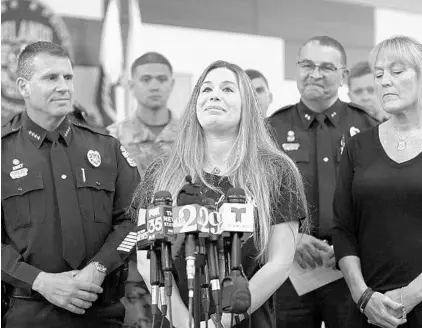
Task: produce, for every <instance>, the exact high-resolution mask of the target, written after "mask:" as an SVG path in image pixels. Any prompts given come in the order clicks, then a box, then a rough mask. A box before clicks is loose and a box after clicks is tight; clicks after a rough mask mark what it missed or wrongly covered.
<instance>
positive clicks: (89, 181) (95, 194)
mask: <svg viewBox="0 0 422 328" xmlns="http://www.w3.org/2000/svg"><path fill="white" fill-rule="evenodd" d="M82 172H83V173H82ZM115 180H116V173H114V172H110V171H108V170H104V169H103V170H101V169H98V168H97V169H91V168H86V169H84V171H82V170H80V172H77V174H76V184H77V185H76V186H77V194H78V200H79V207H80V209H81V213H82V216H83V217H84V218H85V219H86V220H88V221H95V222H110V223H111V217H112V211H113V199H114V191H115Z"/></svg>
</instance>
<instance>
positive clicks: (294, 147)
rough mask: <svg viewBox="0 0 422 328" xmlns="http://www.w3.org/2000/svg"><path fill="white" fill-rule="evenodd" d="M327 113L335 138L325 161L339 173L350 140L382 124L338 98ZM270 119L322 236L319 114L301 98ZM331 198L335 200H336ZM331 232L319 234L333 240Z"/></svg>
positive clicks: (329, 128)
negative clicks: (298, 174) (301, 180)
mask: <svg viewBox="0 0 422 328" xmlns="http://www.w3.org/2000/svg"><path fill="white" fill-rule="evenodd" d="M323 113H324V114H325V116H326V120H325V124H326V126H327V128H328V132H329V140H330V141H331V153H329V155H328V156H324V158H322V160H323V162H328V161H332V163H333V164H334V170H335V172H334V174H336V172H337V170H338V164H339V162H340V157H341V155H342V151H343V148H344V146H345V143H346V141H347V139H348V138H350V137H351V136H353V135H355V134H357V133H359V132H361V131H364V130H366V129H368V128H370V127H372V126H375V125H376V124H378V123H377V122H376V121H375V120H374V119H372V118H371V117H370V116H369V115H368V114H366V113H365V112H364V111H363V109H361V108H360V107H359V106H357V105H355V104H352V103H345V102H342V101H340V100H337V101H336V102H335V103H334V104H333V105H332V106H331V107H330V108H328V109H327V110H325V111H324V112H323ZM268 122H269V124H270V126H271V130H272V132H273V134H274V138H275V140H276V142H277V143H278V146H279V147H280V149H282V150H283V151H284V152H285V153H286V154H287V155H289V156H290V157H291V158H292V159H293V160H294V161H295V162H296V164H297V165H298V167H299V170H300V172H301V174H302V176H303V178H304V184H305V192H306V197H307V201H308V205H309V214H310V217H311V225H312V227H313V228H314V229H315V230H313V233H312V234H313V235H316V236H318V226H319V220H320V217H319V206H318V203H319V201H320V199H319V193H318V165H317V160H318V159H317V153H318V149H319V148H320V147H323V145H318V144H317V141H316V140H317V138H316V133H317V132H316V131H317V128H318V121H317V113H315V112H313V111H311V110H310V109H309V108H308V107H307V106H306V105H305V104H304V103H303V102H302V101H300V102H299V103H297V104H296V105H293V106H286V107H283V108H281V109H280V110H278V111H276V112H275V113H274V114H273V115H271V116H270V117H269V118H268ZM324 182H325V183H327V182H326V179H324V181H322V183H324ZM334 187H335V186H333V188H334ZM321 197H325V195H321ZM329 201H330V202H332V199H331V200H329ZM331 219H332V218H331ZM330 235H331V234H327V235H325V236H318V237H320V238H328V239H330Z"/></svg>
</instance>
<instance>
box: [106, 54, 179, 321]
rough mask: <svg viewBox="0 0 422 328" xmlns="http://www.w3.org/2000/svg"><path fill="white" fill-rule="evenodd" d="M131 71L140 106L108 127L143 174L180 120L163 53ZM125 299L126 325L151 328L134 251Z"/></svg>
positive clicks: (170, 72)
mask: <svg viewBox="0 0 422 328" xmlns="http://www.w3.org/2000/svg"><path fill="white" fill-rule="evenodd" d="M131 74H132V81H131V88H132V92H133V94H134V96H135V98H136V100H137V103H138V105H137V109H136V111H135V112H134V113H133V114H131V115H130V116H129V117H127V118H126V119H124V120H123V121H120V122H116V123H114V124H112V125H110V126H109V127H107V130H108V131H109V133H110V134H111V135H113V136H114V137H116V138H117V139H119V140H120V142H121V144H122V145H123V146H124V147H125V148H126V150H127V152H128V154H129V155H130V157H131V158H133V159H134V161H135V162H136V165H137V167H138V170H139V173H140V174H141V176H143V175H144V173H145V170H146V168H147V167H148V165H149V164H150V163H151V162H152V161H153V160H154V159H155V158H156V157H157V156H159V155H162V154H163V153H166V152H168V151H169V150H170V149H171V147H172V145H173V142H174V139H175V137H176V134H177V130H178V122H177V120H176V119H175V118H174V117H172V113H171V111H170V110H169V109H168V108H167V101H168V98H169V96H170V93H171V90H172V89H173V84H174V79H173V70H172V66H171V64H170V62H169V61H168V60H167V59H166V58H165V57H164V56H163V55H161V54H159V53H155V52H149V53H146V54H144V55H142V56H141V57H139V58H138V59H136V60H135V61H134V63H133V64H132V67H131ZM122 301H123V303H124V304H125V306H126V317H125V323H124V327H130V328H139V327H151V324H152V315H151V296H150V294H149V292H148V290H147V287H146V285H145V283H144V282H143V281H142V277H141V276H140V274H139V273H138V271H137V268H136V255H135V254H134V255H132V257H131V258H130V261H129V276H128V280H127V283H126V296H125V297H124V298H123V300H122Z"/></svg>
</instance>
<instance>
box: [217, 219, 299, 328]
mask: <svg viewBox="0 0 422 328" xmlns="http://www.w3.org/2000/svg"><path fill="white" fill-rule="evenodd" d="M298 234H299V222H298V221H296V220H294V221H289V222H283V223H279V224H276V225H274V226H273V227H272V232H271V236H270V241H269V245H268V261H267V263H265V265H264V266H263V267H262V268H261V269H259V270H258V271H257V272H256V273H255V274H254V276H253V277H252V278H251V280H250V281H249V290H250V292H251V307H250V310H249V311H248V313H249V314H251V313H253V312H254V311H256V310H257V309H258V308H260V307H261V306H262V305H263V304H264V303H265V301H267V300H268V299H269V298H270V297H271V296H272V295H273V294H274V293H275V292H276V291H277V289H278V288H279V287H280V286H281V285H282V284H283V283H284V282H285V281H286V279H287V278H288V276H289V273H290V268H291V266H292V263H293V260H294V255H295V250H296V243H297V241H298ZM222 322H223V324H224V326H225V327H230V322H231V314H230V313H224V314H223V319H222Z"/></svg>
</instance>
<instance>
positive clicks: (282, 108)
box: [270, 104, 296, 117]
mask: <svg viewBox="0 0 422 328" xmlns="http://www.w3.org/2000/svg"><path fill="white" fill-rule="evenodd" d="M295 105H296V104H293V105H287V106H284V107H281V108H280V109H277V110H276V111H275V112H274V113H272V114H271V115H270V117H271V116H274V115H276V114H278V113H281V112H284V111H285V110H287V109H290V108H292V107H294V106H295Z"/></svg>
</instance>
